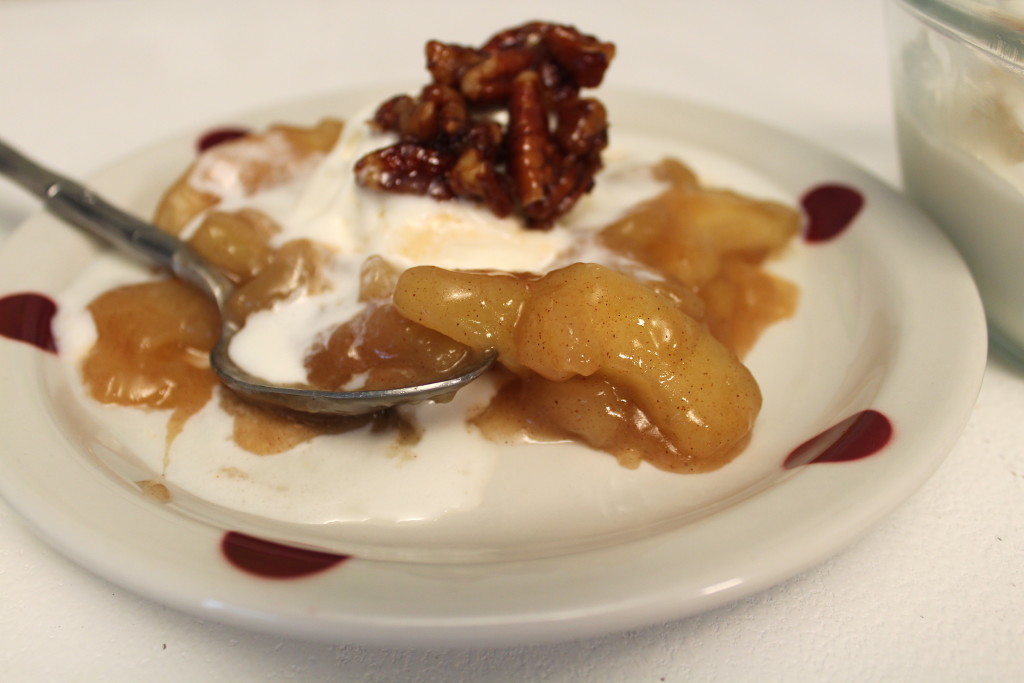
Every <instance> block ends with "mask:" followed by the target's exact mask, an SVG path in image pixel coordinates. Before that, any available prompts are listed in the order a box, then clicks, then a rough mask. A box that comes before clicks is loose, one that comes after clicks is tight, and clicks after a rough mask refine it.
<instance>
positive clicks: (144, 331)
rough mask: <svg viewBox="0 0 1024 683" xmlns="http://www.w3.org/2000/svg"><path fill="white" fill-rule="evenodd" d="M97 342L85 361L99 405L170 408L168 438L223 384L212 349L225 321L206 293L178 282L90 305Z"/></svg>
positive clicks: (136, 288) (132, 289) (125, 291)
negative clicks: (214, 369)
mask: <svg viewBox="0 0 1024 683" xmlns="http://www.w3.org/2000/svg"><path fill="white" fill-rule="evenodd" d="M89 311H90V313H92V317H93V320H94V321H95V323H96V332H97V340H96V344H95V345H94V346H93V348H92V349H91V350H90V351H89V353H88V355H86V357H85V359H84V361H83V363H82V377H83V379H84V381H85V385H86V388H87V389H88V391H89V393H90V395H91V396H92V397H93V398H95V399H96V400H97V401H99V402H101V403H111V404H116V405H122V406H133V407H141V408H147V409H161V410H170V411H171V417H170V421H169V423H168V430H167V440H168V443H169V442H170V441H172V440H173V439H174V437H175V436H177V435H178V433H179V432H181V429H182V428H183V427H184V425H185V422H186V421H187V420H188V419H189V418H190V417H191V416H192V415H194V414H195V413H197V412H198V411H199V410H200V409H201V408H202V407H203V406H204V405H206V403H207V401H209V400H210V397H211V396H212V395H213V389H214V387H215V386H217V378H216V376H215V375H214V374H213V372H212V371H211V370H210V366H209V353H210V349H212V348H213V345H214V343H215V342H216V339H217V331H218V327H219V321H220V318H219V316H218V314H217V309H216V307H215V306H214V305H213V304H212V303H211V302H210V301H209V300H208V299H207V298H206V297H205V296H203V295H202V294H200V293H199V292H197V291H196V290H194V289H192V288H191V287H189V286H188V285H185V284H182V283H181V282H179V281H177V280H160V281H157V282H146V283H142V284H135V285H128V286H124V287H119V288H117V289H112V290H110V291H108V292H105V293H103V294H101V295H100V296H99V297H97V298H96V299H95V300H93V301H92V303H90V304H89Z"/></svg>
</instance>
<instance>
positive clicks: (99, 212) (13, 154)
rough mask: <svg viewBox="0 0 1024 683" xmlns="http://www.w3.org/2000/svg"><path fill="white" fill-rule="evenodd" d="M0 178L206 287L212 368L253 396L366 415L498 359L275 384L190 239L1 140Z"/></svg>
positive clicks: (307, 409)
mask: <svg viewBox="0 0 1024 683" xmlns="http://www.w3.org/2000/svg"><path fill="white" fill-rule="evenodd" d="M0 175H3V176H6V177H7V178H10V179H11V180H13V181H14V182H16V183H17V184H18V185H20V186H21V187H23V188H24V189H26V190H27V191H28V192H30V193H31V194H33V195H35V196H36V197H38V198H39V199H41V200H43V202H44V205H45V206H46V208H47V209H48V210H49V211H51V212H52V213H53V214H55V215H56V216H58V217H59V218H61V219H63V220H65V221H67V222H68V223H70V224H72V225H74V226H76V227H78V228H82V229H84V230H85V231H87V232H89V233H91V234H93V235H95V236H97V237H99V238H101V239H103V240H105V241H107V242H109V243H111V244H113V245H115V246H118V247H122V248H124V249H126V250H127V251H128V252H129V253H131V254H132V255H134V256H136V257H138V258H141V259H142V260H145V261H147V262H149V263H152V264H155V265H157V266H160V267H162V268H164V269H166V270H168V271H170V272H171V273H173V274H174V276H175V277H177V278H179V279H181V280H183V281H185V282H188V283H190V284H192V285H194V286H196V287H198V288H199V290H200V291H202V292H203V293H204V294H206V295H207V296H208V297H210V299H212V300H213V302H214V303H215V304H216V305H217V308H218V310H219V311H220V313H221V329H220V336H219V338H218V339H217V343H216V345H215V346H214V347H213V350H212V351H210V366H211V367H212V368H213V370H214V371H215V372H216V373H217V376H218V377H219V378H220V380H221V382H222V383H223V384H224V385H225V386H226V387H228V388H229V389H231V390H232V391H234V392H236V393H238V394H240V395H241V396H242V397H244V398H246V399H249V400H251V401H254V402H257V403H262V404H270V405H274V406H279V407H282V408H288V409H290V410H295V411H298V412H302V413H314V414H320V415H362V414H366V413H373V412H377V411H379V410H384V409H386V408H391V407H394V406H396V405H399V404H403V403H417V402H421V401H426V400H429V399H443V398H445V397H448V396H450V395H451V394H454V393H455V392H456V391H457V390H459V389H460V388H462V387H463V386H465V385H466V384H468V383H469V382H472V381H473V380H475V379H476V378H477V377H479V376H480V375H481V374H483V372H484V371H485V370H486V369H487V368H488V367H489V366H490V365H491V363H493V362H494V358H495V354H494V353H493V352H488V353H485V354H482V355H479V356H476V357H471V358H470V359H468V360H467V361H465V362H464V363H463V365H462V366H461V367H457V368H456V369H455V370H453V371H452V372H451V373H449V376H447V377H442V378H439V379H438V380H436V381H432V382H427V383H425V384H416V385H412V386H403V387H397V388H394V389H373V390H363V391H320V390H317V389H308V388H298V387H287V386H280V385H275V384H271V383H268V382H266V381H264V380H262V379H260V378H259V377H256V376H254V375H252V374H250V373H249V372H247V371H246V370H244V369H242V368H241V367H239V366H238V365H236V364H235V362H234V361H232V360H231V356H230V355H229V354H228V347H229V345H230V343H231V338H232V337H233V336H234V335H235V334H236V333H237V332H238V331H239V329H241V328H240V326H239V325H238V324H237V323H235V322H231V321H229V320H228V318H229V317H230V316H227V315H225V311H226V306H227V302H228V301H229V300H230V298H231V294H232V292H233V291H234V284H233V283H232V282H231V280H230V279H228V277H227V276H225V275H224V273H222V272H221V271H220V270H219V269H218V268H217V267H216V266H214V265H213V264H211V263H209V262H208V261H207V260H206V259H204V258H203V257H202V256H200V255H199V254H198V253H197V252H196V251H195V250H193V249H192V248H191V247H190V246H189V245H188V244H186V243H184V242H182V241H181V240H179V239H178V238H176V237H174V236H172V235H170V234H168V233H165V232H163V231H162V230H160V229H158V228H156V227H155V226H153V225H151V224H149V223H146V222H145V221H142V220H140V219H138V218H136V217H134V216H132V215H130V214H128V213H125V212H124V211H122V210H120V209H118V208H117V207H115V206H113V205H112V204H110V203H109V202H107V201H106V200H104V199H103V198H101V197H99V196H97V195H96V194H95V193H93V192H92V191H91V190H89V189H88V188H86V187H84V186H82V185H80V184H79V183H76V182H74V181H72V180H69V179H68V178H64V177H62V176H60V175H58V174H56V173H54V172H53V171H50V170H48V169H46V168H43V167H42V166H40V165H39V164H37V163H35V162H34V161H31V160H30V159H28V158H27V157H25V156H24V155H23V154H21V153H20V152H18V151H17V150H15V149H13V148H11V147H10V146H9V145H7V144H6V143H4V142H3V140H0Z"/></svg>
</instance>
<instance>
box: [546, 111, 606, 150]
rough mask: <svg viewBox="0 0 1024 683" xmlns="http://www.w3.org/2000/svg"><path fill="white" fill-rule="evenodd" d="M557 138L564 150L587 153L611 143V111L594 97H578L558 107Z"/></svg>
mask: <svg viewBox="0 0 1024 683" xmlns="http://www.w3.org/2000/svg"><path fill="white" fill-rule="evenodd" d="M555 140H557V141H558V145H559V146H560V147H561V148H562V150H564V151H565V152H567V153H569V154H572V155H576V156H584V155H587V154H591V153H593V152H594V151H598V152H600V151H601V150H603V149H604V148H605V147H607V146H608V115H607V112H606V111H605V108H604V105H603V104H601V103H600V102H598V101H597V100H595V99H593V98H576V99H572V100H569V101H566V102H563V103H562V104H560V105H559V107H558V122H557V124H556V126H555Z"/></svg>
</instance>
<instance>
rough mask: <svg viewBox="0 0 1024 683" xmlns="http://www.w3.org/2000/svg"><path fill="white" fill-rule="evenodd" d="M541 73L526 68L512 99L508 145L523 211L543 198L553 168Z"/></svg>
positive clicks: (526, 210) (513, 179)
mask: <svg viewBox="0 0 1024 683" xmlns="http://www.w3.org/2000/svg"><path fill="white" fill-rule="evenodd" d="M541 85H542V84H541V81H540V76H538V75H537V74H536V72H533V71H525V72H523V73H522V74H520V75H519V77H518V78H516V80H515V85H514V91H513V93H512V98H511V100H510V101H509V125H508V147H509V157H510V165H511V175H512V181H513V183H514V185H515V189H516V195H517V197H518V199H519V203H520V204H521V205H522V207H523V211H524V213H526V214H527V215H530V213H531V212H532V211H533V210H534V209H533V208H532V207H533V206H534V205H537V204H540V203H542V202H544V200H545V197H546V195H547V190H548V185H549V182H550V176H551V172H552V171H553V170H554V169H553V167H552V165H551V163H550V161H551V156H552V151H553V150H552V146H551V138H550V134H549V132H548V120H547V119H548V115H547V110H546V109H545V108H544V104H543V99H542V98H543V96H542V93H541Z"/></svg>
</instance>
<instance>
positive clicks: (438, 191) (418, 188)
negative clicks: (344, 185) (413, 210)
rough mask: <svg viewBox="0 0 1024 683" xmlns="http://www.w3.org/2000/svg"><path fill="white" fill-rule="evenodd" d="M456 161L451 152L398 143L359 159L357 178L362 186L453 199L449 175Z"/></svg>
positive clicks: (409, 143)
mask: <svg viewBox="0 0 1024 683" xmlns="http://www.w3.org/2000/svg"><path fill="white" fill-rule="evenodd" d="M454 162H455V160H454V159H453V158H452V156H451V155H450V154H448V153H445V152H442V151H438V150H436V149H431V148H429V147H424V146H422V145H417V144H414V143H411V142H399V143H396V144H394V145H391V146H390V147H384V148H383V149H378V150H376V151H374V152H370V153H369V154H367V155H366V156H364V157H362V158H361V159H360V160H359V161H357V162H356V166H355V174H356V181H357V182H358V183H359V184H360V185H362V186H363V187H367V188H370V189H373V190H385V191H388V192H398V193H402V194H423V195H427V196H429V197H433V198H434V199H451V198H452V196H453V195H452V191H451V188H450V187H449V186H448V182H447V179H446V175H447V173H448V171H450V170H451V168H452V166H453V164H454Z"/></svg>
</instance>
